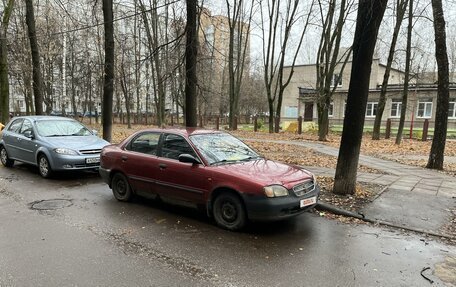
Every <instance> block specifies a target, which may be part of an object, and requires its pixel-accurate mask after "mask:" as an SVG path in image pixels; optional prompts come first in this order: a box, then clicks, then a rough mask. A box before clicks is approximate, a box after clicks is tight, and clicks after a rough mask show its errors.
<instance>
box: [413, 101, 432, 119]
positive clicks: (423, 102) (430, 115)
mask: <svg viewBox="0 0 456 287" xmlns="http://www.w3.org/2000/svg"><path fill="white" fill-rule="evenodd" d="M420 105H423V109H422V110H423V115H421V116H420ZM427 106H431V108H430V114H429V115H427V114H426V110H427ZM432 108H433V103H432V101H429V100H428V99H426V100H418V106H417V109H416V117H417V118H420V119H430V118H431V117H432Z"/></svg>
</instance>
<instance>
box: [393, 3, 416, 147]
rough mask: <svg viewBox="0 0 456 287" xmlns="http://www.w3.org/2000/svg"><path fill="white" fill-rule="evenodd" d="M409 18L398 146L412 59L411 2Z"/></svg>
mask: <svg viewBox="0 0 456 287" xmlns="http://www.w3.org/2000/svg"><path fill="white" fill-rule="evenodd" d="M409 3H410V4H409V18H408V28H407V47H406V50H405V71H404V94H403V95H402V108H401V118H400V120H399V128H398V130H397V135H396V144H397V145H400V144H401V141H402V132H403V131H404V125H405V114H406V112H407V101H408V89H409V80H410V62H411V58H412V52H411V50H412V30H413V0H410V2H409Z"/></svg>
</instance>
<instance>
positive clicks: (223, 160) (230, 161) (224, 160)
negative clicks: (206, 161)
mask: <svg viewBox="0 0 456 287" xmlns="http://www.w3.org/2000/svg"><path fill="white" fill-rule="evenodd" d="M238 161H239V160H237V159H236V160H234V159H222V160H219V161H215V162H213V163H211V165H216V164H224V163H233V162H238Z"/></svg>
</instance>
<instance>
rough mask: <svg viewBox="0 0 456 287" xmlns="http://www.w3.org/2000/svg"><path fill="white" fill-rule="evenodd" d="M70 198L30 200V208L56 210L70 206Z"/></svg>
mask: <svg viewBox="0 0 456 287" xmlns="http://www.w3.org/2000/svg"><path fill="white" fill-rule="evenodd" d="M72 205H73V202H72V201H71V200H70V199H47V200H39V201H35V202H32V203H31V204H30V208H31V209H34V210H56V209H62V208H65V207H69V206H72Z"/></svg>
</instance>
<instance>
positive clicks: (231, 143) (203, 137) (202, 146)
mask: <svg viewBox="0 0 456 287" xmlns="http://www.w3.org/2000/svg"><path fill="white" fill-rule="evenodd" d="M190 140H191V141H192V143H193V144H194V145H195V146H196V148H197V149H198V151H199V152H200V154H201V155H202V156H203V157H204V158H205V159H206V161H207V162H208V163H209V164H210V165H213V164H218V163H227V162H237V161H244V160H251V159H255V158H258V157H260V156H259V155H258V154H257V153H256V152H255V151H253V150H252V149H251V148H249V147H248V146H247V145H246V144H244V143H243V142H242V141H240V140H239V139H237V138H235V137H233V136H232V135H230V134H225V133H212V134H198V135H192V136H190Z"/></svg>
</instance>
